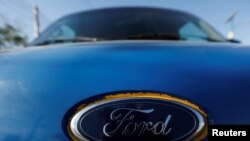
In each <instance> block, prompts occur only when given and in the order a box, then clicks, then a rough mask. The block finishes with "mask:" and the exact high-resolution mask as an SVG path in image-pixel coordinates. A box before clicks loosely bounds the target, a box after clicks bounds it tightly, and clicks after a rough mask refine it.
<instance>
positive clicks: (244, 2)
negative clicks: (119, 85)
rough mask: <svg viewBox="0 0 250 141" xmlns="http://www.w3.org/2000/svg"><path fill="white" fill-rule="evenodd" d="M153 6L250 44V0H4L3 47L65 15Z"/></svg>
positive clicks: (0, 17) (0, 4)
mask: <svg viewBox="0 0 250 141" xmlns="http://www.w3.org/2000/svg"><path fill="white" fill-rule="evenodd" d="M121 6H150V7H163V8H171V9H177V10H182V11H186V12H189V13H191V14H194V15H196V16H198V17H200V18H202V19H204V20H206V21H207V22H208V23H210V24H211V25H212V26H213V27H215V28H216V29H217V30H218V31H219V32H220V33H222V34H223V35H224V36H225V37H228V38H230V39H232V38H235V39H238V40H240V41H242V43H243V44H247V45H250V0H0V48H6V47H14V46H24V45H27V44H28V43H29V42H31V41H32V40H34V39H35V38H36V37H37V36H39V33H40V32H42V31H43V30H44V29H45V28H46V27H47V26H49V25H50V24H51V23H53V22H54V21H55V20H57V19H59V18H60V17H62V16H65V15H68V14H71V13H75V12H79V11H84V10H89V9H98V8H105V7H121Z"/></svg>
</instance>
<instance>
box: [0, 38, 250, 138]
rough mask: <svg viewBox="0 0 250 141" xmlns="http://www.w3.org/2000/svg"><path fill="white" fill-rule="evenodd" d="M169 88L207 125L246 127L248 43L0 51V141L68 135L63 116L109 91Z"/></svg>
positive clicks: (249, 84) (248, 121) (249, 104)
mask: <svg viewBox="0 0 250 141" xmlns="http://www.w3.org/2000/svg"><path fill="white" fill-rule="evenodd" d="M131 90H132V91H133V90H135V91H136V90H146V91H160V92H166V93H174V94H177V95H179V96H181V97H186V98H187V99H189V100H191V101H194V102H196V103H198V104H199V105H200V106H203V107H205V108H206V109H208V111H209V112H210V113H211V114H212V116H213V119H214V121H215V123H220V124H250V114H249V107H250V48H248V47H243V46H240V45H236V44H230V43H227V44H226V43H225V44H224V43H189V42H167V41H121V42H99V43H98V42H97V43H80V44H65V45H54V46H50V47H48V46H44V47H33V48H26V49H21V50H17V51H6V52H3V53H0V99H1V102H0V125H1V126H0V133H1V134H0V140H2V141H14V140H15V141H43V140H47V139H50V140H53V141H57V140H68V138H67V136H66V134H65V133H64V132H63V128H62V120H63V118H64V115H65V113H66V112H67V111H68V110H69V109H70V108H71V107H72V106H73V105H75V104H76V103H78V102H79V101H82V100H83V99H86V98H88V97H91V96H94V95H98V94H103V93H107V92H114V91H131Z"/></svg>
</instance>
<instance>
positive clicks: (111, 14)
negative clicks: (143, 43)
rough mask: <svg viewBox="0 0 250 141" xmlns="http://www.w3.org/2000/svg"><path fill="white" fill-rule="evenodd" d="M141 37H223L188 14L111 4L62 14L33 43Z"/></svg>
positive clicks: (215, 38)
mask: <svg viewBox="0 0 250 141" xmlns="http://www.w3.org/2000/svg"><path fill="white" fill-rule="evenodd" d="M144 37H147V38H146V39H166V40H177V39H178V40H193V41H218V42H219V41H225V39H224V37H222V36H221V35H220V34H219V33H218V32H217V31H215V30H214V29H213V28H212V27H211V26H210V25H208V24H207V23H206V22H204V21H202V20H201V19H199V18H196V17H194V16H192V15H190V14H186V13H183V12H179V11H174V10H165V9H156V8H110V9H102V10H93V11H88V12H82V13H78V14H74V15H70V16H67V17H64V18H62V19H60V20H59V21H57V22H56V23H54V24H53V25H52V26H51V27H49V28H48V29H47V30H46V31H45V32H44V33H43V34H41V36H40V38H38V39H37V40H35V41H34V42H33V45H38V44H42V43H44V42H46V43H48V41H51V42H52V41H55V40H57V41H58V40H59V41H63V40H64V39H65V41H70V40H69V39H75V38H88V39H91V38H93V39H95V40H80V41H98V39H99V40H126V39H145V38H144ZM173 37H175V38H173ZM177 37H178V38H177ZM73 41H76V40H73ZM77 41H79V40H77Z"/></svg>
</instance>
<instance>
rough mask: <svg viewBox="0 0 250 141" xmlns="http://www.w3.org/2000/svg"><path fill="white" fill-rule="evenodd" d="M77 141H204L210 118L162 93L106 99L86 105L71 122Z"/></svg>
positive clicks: (127, 95) (195, 108) (195, 107)
mask: <svg viewBox="0 0 250 141" xmlns="http://www.w3.org/2000/svg"><path fill="white" fill-rule="evenodd" d="M67 130H68V133H69V135H70V137H71V138H72V139H73V140H89V141H105V140H109V141H112V140H119V141H123V140H124V141H125V140H130V141H132V140H152V139H153V140H157V141H166V140H168V141H179V140H201V139H203V138H204V137H205V136H206V134H207V120H206V114H205V113H204V112H203V111H202V110H201V109H200V108H199V107H198V106H196V105H194V104H193V103H190V102H188V101H187V100H182V99H179V98H175V97H172V96H169V95H166V94H159V93H138V92H136V93H124V94H116V95H106V96H104V97H103V98H101V99H98V100H97V101H95V102H91V103H84V105H81V106H79V107H78V108H77V112H76V113H75V114H74V115H73V117H72V118H71V119H70V120H69V121H68V128H67Z"/></svg>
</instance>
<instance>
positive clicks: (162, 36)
mask: <svg viewBox="0 0 250 141" xmlns="http://www.w3.org/2000/svg"><path fill="white" fill-rule="evenodd" d="M126 39H131V40H133V39H135V40H137V39H141V40H150V39H152V40H182V38H181V37H180V36H179V35H177V34H171V33H170V34H166V33H156V34H139V35H134V36H129V37H126Z"/></svg>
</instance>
